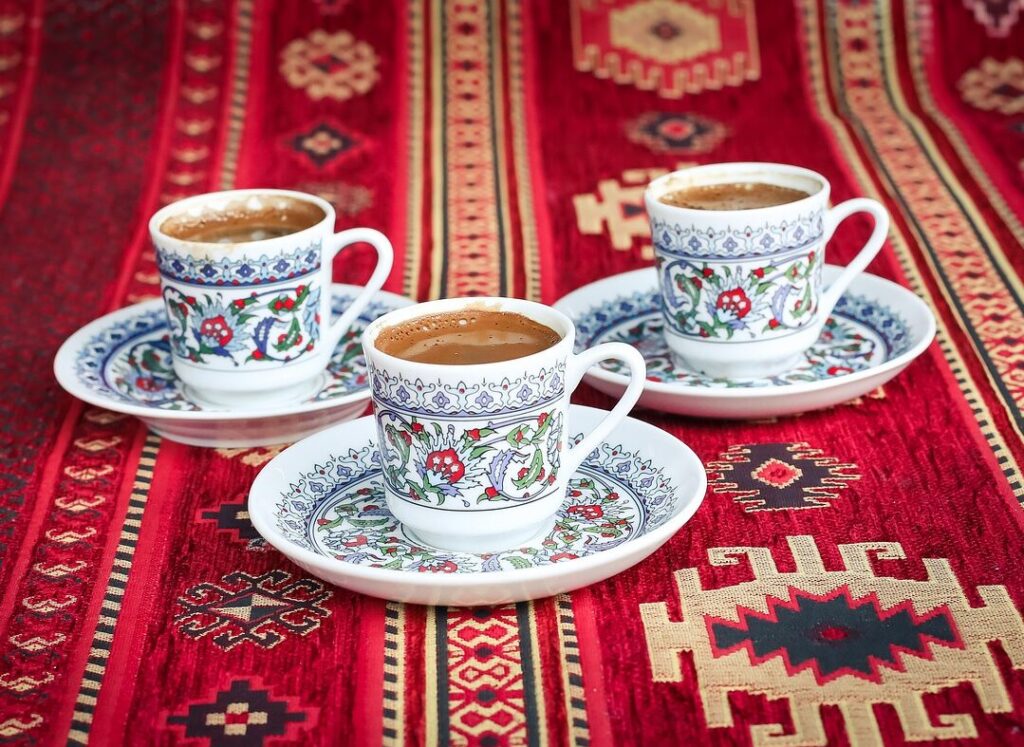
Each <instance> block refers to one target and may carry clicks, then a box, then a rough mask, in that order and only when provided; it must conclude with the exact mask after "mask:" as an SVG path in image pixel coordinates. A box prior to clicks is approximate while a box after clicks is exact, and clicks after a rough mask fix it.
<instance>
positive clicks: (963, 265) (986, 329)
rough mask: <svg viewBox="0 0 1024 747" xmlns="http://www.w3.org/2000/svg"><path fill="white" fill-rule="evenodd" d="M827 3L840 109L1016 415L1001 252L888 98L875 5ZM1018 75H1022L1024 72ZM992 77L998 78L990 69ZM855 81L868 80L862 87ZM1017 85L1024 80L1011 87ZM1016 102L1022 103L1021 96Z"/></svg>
mask: <svg viewBox="0 0 1024 747" xmlns="http://www.w3.org/2000/svg"><path fill="white" fill-rule="evenodd" d="M834 7H835V9H836V18H837V22H836V24H835V28H836V31H837V33H838V34H839V41H838V44H839V47H838V49H840V50H841V51H842V52H841V54H840V55H839V56H838V59H837V62H838V66H837V68H836V70H837V73H839V74H840V75H841V79H842V81H843V86H842V88H843V90H844V91H846V92H847V94H846V97H845V102H846V103H845V106H847V107H849V109H850V112H851V114H852V115H853V116H855V117H856V118H857V120H858V126H859V127H862V128H863V129H864V136H865V137H866V138H868V139H870V142H871V144H872V151H873V152H874V153H875V154H876V155H875V158H876V159H877V165H878V167H879V168H883V169H885V170H886V171H887V172H888V174H889V176H890V178H891V179H892V180H893V181H894V183H895V185H896V186H897V188H898V189H899V191H900V195H901V197H902V198H903V201H904V203H905V205H906V209H907V210H908V211H909V214H911V215H913V216H914V217H915V220H916V221H917V222H918V223H919V224H920V226H921V233H922V235H923V237H924V239H925V242H924V244H922V246H924V247H925V248H927V249H928V251H929V253H930V254H931V255H932V256H933V257H934V264H935V265H936V266H937V267H938V268H939V271H941V274H942V275H943V276H944V277H945V280H944V282H947V283H949V285H950V291H951V293H952V294H953V296H954V298H956V299H957V300H958V302H959V304H960V306H961V308H962V309H963V311H962V313H963V315H964V320H965V322H967V323H969V324H970V326H971V328H972V330H973V336H974V338H975V339H976V340H977V341H978V344H979V347H978V349H977V352H978V354H979V356H980V358H981V360H982V361H983V362H984V363H985V365H986V366H987V367H988V368H989V370H990V373H991V375H992V377H993V379H995V380H997V381H1001V383H1002V385H1003V386H1000V387H996V388H995V391H996V395H997V396H998V397H1000V398H1002V399H1005V400H1006V402H1005V404H1006V407H1007V410H1008V411H1009V412H1011V413H1012V414H1014V416H1016V417H1018V418H1019V417H1020V416H1019V412H1020V411H1021V410H1022V409H1024V365H1022V360H1024V337H1021V336H1020V334H1019V332H1018V330H1020V329H1021V328H1022V326H1024V312H1022V311H1021V308H1020V304H1018V303H1017V300H1016V298H1015V297H1014V293H1012V292H1011V290H1010V288H1009V287H1008V286H1007V281H1006V280H1005V275H1004V274H1003V273H1002V271H1001V270H1000V269H999V266H998V263H999V261H1000V260H998V259H996V258H995V257H993V256H992V253H995V255H996V256H999V255H1000V253H1001V252H1002V250H1001V249H1000V248H999V245H998V243H997V242H996V240H995V239H994V238H993V239H991V240H990V239H988V238H987V237H986V236H985V234H986V233H987V229H984V226H985V222H984V221H983V220H979V218H978V217H977V214H976V213H975V212H974V208H973V207H971V204H970V201H968V202H964V201H962V200H961V199H960V198H958V197H957V196H956V195H955V194H954V192H953V191H952V190H951V189H948V188H947V187H946V186H945V184H944V182H943V179H944V177H943V176H942V175H941V174H940V173H939V172H938V171H937V170H936V167H935V161H933V160H932V158H931V157H930V156H929V154H928V152H927V151H926V150H923V149H922V148H921V147H920V145H919V141H918V140H917V135H916V134H915V132H914V131H913V130H912V129H911V127H910V125H909V124H908V121H907V120H905V119H904V118H903V117H902V115H901V113H900V112H898V111H897V110H896V109H894V107H893V105H892V103H891V101H890V99H889V94H888V93H887V87H886V85H885V84H884V81H886V80H887V76H888V75H889V66H888V65H887V64H886V63H885V62H884V60H885V59H886V55H887V54H888V52H887V51H885V50H883V49H881V47H880V44H879V33H880V31H879V28H878V23H879V20H878V13H877V11H878V8H879V7H881V6H879V5H874V6H869V5H867V4H864V5H854V4H852V3H836V4H835V6H834ZM1018 62H1019V61H1018ZM995 65H996V67H998V66H999V63H995ZM983 66H984V63H983ZM1019 75H1020V76H1021V77H1024V71H1022V72H1020V73H1019ZM991 77H992V78H995V79H999V77H1000V76H999V74H998V73H993V75H992V76H991ZM861 81H871V83H870V84H869V85H862V84H861ZM876 81H877V82H876ZM1021 85H1024V82H1022V83H1020V84H1019V85H1018V86H1017V88H1020V87H1021ZM995 87H999V85H998V84H996V86H995ZM1017 101H1018V102H1021V103H1022V104H1024V97H1021V98H1018V99H1017ZM1007 392H1008V394H1009V397H1007ZM986 426H987V424H984V425H983V426H982V427H983V428H985V427H986ZM996 438H998V436H996Z"/></svg>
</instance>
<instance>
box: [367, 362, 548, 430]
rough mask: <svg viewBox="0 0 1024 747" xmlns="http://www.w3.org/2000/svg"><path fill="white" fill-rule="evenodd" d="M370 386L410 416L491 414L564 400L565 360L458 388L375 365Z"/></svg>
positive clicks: (382, 402)
mask: <svg viewBox="0 0 1024 747" xmlns="http://www.w3.org/2000/svg"><path fill="white" fill-rule="evenodd" d="M370 387H371V391H372V392H373V398H374V400H376V402H377V403H378V406H379V407H383V408H388V409H392V410H396V411H398V412H402V413H405V414H406V415H432V416H438V417H474V418H479V417H491V416H496V415H506V414H509V413H513V412H519V411H522V410H525V409H532V408H536V407H544V406H545V405H548V404H550V403H551V402H555V401H557V400H558V399H560V398H561V397H562V395H563V394H564V393H565V362H564V361H563V362H560V363H558V364H557V365H556V366H553V367H551V368H542V369H541V370H540V371H539V372H538V373H536V374H530V375H528V376H523V377H521V378H516V379H507V378H506V379H501V380H500V381H494V382H485V383H482V384H459V385H458V386H456V387H451V386H448V385H446V384H443V383H442V382H441V381H424V380H422V379H415V380H413V381H410V380H408V379H405V378H402V377H401V376H397V375H393V374H390V373H389V372H387V371H385V370H383V369H376V368H373V367H372V366H371V368H370Z"/></svg>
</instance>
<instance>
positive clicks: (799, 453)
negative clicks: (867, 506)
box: [708, 442, 860, 512]
mask: <svg viewBox="0 0 1024 747" xmlns="http://www.w3.org/2000/svg"><path fill="white" fill-rule="evenodd" d="M718 459H719V461H717V462H709V463H708V481H709V482H708V487H709V488H710V489H711V490H712V491H713V492H715V493H731V494H732V495H733V500H735V501H736V502H737V503H742V504H745V505H746V510H747V512H751V511H780V510H786V509H800V508H827V507H828V506H830V505H831V504H830V503H829V502H828V500H825V499H833V498H837V497H839V491H840V490H845V489H846V487H847V483H848V482H850V481H852V480H859V479H860V475H858V474H856V473H855V472H854V470H856V469H857V465H855V464H841V463H839V461H838V460H837V459H835V458H834V457H826V456H822V452H821V450H820V449H812V448H811V447H810V446H809V445H808V444H807V443H804V442H797V443H782V444H737V445H735V446H730V447H729V450H728V451H726V452H725V453H724V454H722V455H721V456H719V458H718Z"/></svg>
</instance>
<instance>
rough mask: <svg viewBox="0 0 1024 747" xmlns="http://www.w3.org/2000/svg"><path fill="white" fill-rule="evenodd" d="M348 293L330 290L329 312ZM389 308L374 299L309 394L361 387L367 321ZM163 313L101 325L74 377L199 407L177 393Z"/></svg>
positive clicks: (138, 396) (151, 402) (169, 404)
mask: <svg viewBox="0 0 1024 747" xmlns="http://www.w3.org/2000/svg"><path fill="white" fill-rule="evenodd" d="M352 300H353V296H351V295H344V294H339V293H335V294H334V295H333V296H332V298H331V306H332V307H333V311H334V313H335V314H340V313H342V312H343V311H344V310H345V309H347V308H348V307H349V305H351V303H352ZM393 309H394V306H393V304H391V303H386V302H380V301H375V302H372V303H371V304H370V305H369V306H367V308H366V309H365V310H364V311H363V313H362V314H360V315H359V319H358V320H357V321H356V322H355V323H354V324H353V325H352V327H351V328H350V329H349V331H348V332H346V333H345V335H344V336H343V337H342V338H341V340H340V341H339V343H338V346H337V347H336V348H335V350H334V353H333V355H332V356H331V362H330V363H329V364H328V367H327V382H326V384H325V385H324V387H323V389H321V390H320V391H319V392H318V393H317V394H316V395H315V396H314V399H315V400H318V401H321V400H330V399H337V398H339V397H346V396H348V395H350V394H353V393H355V392H358V391H360V390H362V389H366V387H367V378H366V361H365V360H364V358H363V346H362V342H361V338H362V333H363V330H364V329H365V328H366V325H368V324H369V323H370V322H372V321H373V320H374V319H376V318H377V317H379V316H382V315H383V314H386V313H387V312H389V311H392V310H393ZM170 345H171V343H170V335H169V330H168V327H167V314H166V312H165V311H164V309H163V308H162V307H161V306H154V307H152V308H149V309H146V310H144V311H140V312H139V313H138V315H136V316H132V317H130V318H127V319H123V320H121V321H120V322H118V323H116V324H112V325H110V326H109V327H107V328H105V329H104V330H103V331H102V332H100V333H99V334H98V335H96V336H95V337H94V338H92V339H90V340H89V341H88V342H87V343H86V344H85V345H84V346H83V347H82V349H81V351H80V352H79V354H78V358H77V359H76V361H75V372H76V375H77V376H78V379H79V381H81V382H82V383H83V384H85V385H86V386H88V387H89V389H91V390H92V391H94V392H96V393H97V394H100V395H103V396H108V397H113V398H115V399H117V400H120V401H121V402H124V403H127V404H132V405H141V406H145V407H153V408H158V409H161V410H200V409H202V408H200V407H198V406H197V405H194V404H193V403H192V402H190V401H189V400H188V399H186V398H185V396H184V395H183V394H182V390H181V382H180V381H179V379H178V378H177V376H175V374H174V369H173V367H172V365H171V348H170Z"/></svg>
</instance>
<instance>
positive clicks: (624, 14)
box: [608, 0, 722, 63]
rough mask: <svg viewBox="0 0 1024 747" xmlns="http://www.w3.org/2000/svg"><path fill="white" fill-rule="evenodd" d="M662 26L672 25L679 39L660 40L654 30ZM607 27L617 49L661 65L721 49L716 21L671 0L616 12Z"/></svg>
mask: <svg viewBox="0 0 1024 747" xmlns="http://www.w3.org/2000/svg"><path fill="white" fill-rule="evenodd" d="M660 24H671V25H672V26H673V27H675V29H677V30H678V35H675V36H671V37H662V36H659V35H658V34H657V33H655V30H656V29H657V28H658V27H659V25H660ZM608 26H609V32H610V36H611V40H612V44H613V45H614V46H616V47H620V48H622V49H628V50H630V51H631V52H634V53H636V54H638V55H641V56H643V57H648V58H650V59H652V60H657V61H658V62H664V63H673V62H682V61H683V60H690V59H693V58H694V57H699V56H700V55H702V54H708V53H710V52H717V51H718V50H719V49H720V48H721V46H722V37H721V34H720V33H719V30H718V19H717V18H715V17H714V16H711V15H708V14H707V13H701V12H700V11H699V10H697V9H696V8H694V7H693V6H692V5H687V4H686V3H676V2H673V1H672V0H646V1H645V2H639V3H636V4H635V5H630V6H628V7H625V8H619V9H616V10H613V11H611V13H609V14H608Z"/></svg>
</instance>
